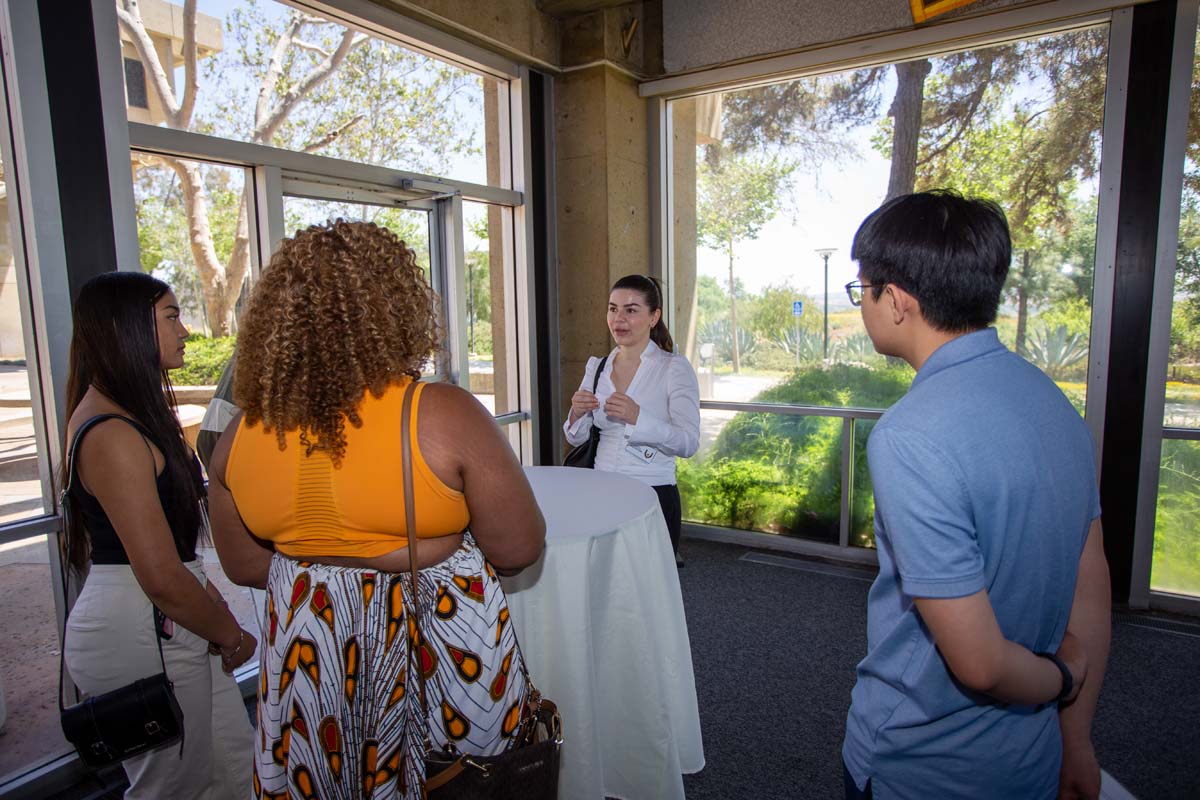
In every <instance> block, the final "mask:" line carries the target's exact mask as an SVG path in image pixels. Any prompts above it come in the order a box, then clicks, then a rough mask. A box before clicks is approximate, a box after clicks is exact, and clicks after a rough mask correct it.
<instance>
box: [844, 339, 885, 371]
mask: <svg viewBox="0 0 1200 800" xmlns="http://www.w3.org/2000/svg"><path fill="white" fill-rule="evenodd" d="M839 345H840V346H839V349H838V361H842V362H845V363H850V364H871V363H873V362H876V361H878V360H879V353H878V352H876V351H875V345H874V344H872V343H871V337H870V336H867V334H865V333H856V334H854V335H852V336H847V337H846V338H845V339H842V340H841V342H840V343H839Z"/></svg>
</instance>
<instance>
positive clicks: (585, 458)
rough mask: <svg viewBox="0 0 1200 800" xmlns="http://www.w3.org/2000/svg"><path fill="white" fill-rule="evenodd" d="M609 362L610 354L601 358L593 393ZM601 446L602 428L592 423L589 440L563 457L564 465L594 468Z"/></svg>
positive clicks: (593, 382) (593, 381)
mask: <svg viewBox="0 0 1200 800" xmlns="http://www.w3.org/2000/svg"><path fill="white" fill-rule="evenodd" d="M607 363H608V356H605V357H604V358H602V359H600V364H599V365H598V366H597V367H596V374H595V375H594V376H593V377H592V394H595V393H596V387H597V386H599V385H600V373H601V372H604V365H605V364H607ZM599 446H600V429H599V428H597V427H596V426H595V425H592V429H591V431H590V432H589V434H588V440H587V441H586V442H584V443H583V444H580V445H576V446H575V447H573V448H572V449H571V452H569V453H567V457H566V458H564V459H563V466H564V467H582V468H583V469H593V468H594V467H595V466H596V448H597V447H599Z"/></svg>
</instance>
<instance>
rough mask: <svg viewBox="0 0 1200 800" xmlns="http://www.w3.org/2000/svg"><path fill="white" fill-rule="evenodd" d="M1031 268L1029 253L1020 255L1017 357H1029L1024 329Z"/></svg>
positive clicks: (1027, 317) (1026, 322)
mask: <svg viewBox="0 0 1200 800" xmlns="http://www.w3.org/2000/svg"><path fill="white" fill-rule="evenodd" d="M1032 272H1033V266H1032V262H1031V260H1030V258H1029V251H1028V250H1025V251H1023V252H1022V253H1021V280H1020V281H1019V282H1018V283H1017V343H1016V345H1017V355H1020V356H1027V355H1029V353H1028V349H1027V348H1026V347H1025V328H1026V326H1027V325H1028V322H1029V280H1030V278H1031V277H1032Z"/></svg>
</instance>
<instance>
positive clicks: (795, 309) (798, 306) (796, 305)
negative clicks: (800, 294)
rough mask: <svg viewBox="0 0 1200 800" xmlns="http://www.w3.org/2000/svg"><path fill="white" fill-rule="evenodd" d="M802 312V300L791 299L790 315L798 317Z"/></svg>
mask: <svg viewBox="0 0 1200 800" xmlns="http://www.w3.org/2000/svg"><path fill="white" fill-rule="evenodd" d="M803 313H804V301H803V300H793V301H792V316H793V317H798V316H800V315H801V314H803Z"/></svg>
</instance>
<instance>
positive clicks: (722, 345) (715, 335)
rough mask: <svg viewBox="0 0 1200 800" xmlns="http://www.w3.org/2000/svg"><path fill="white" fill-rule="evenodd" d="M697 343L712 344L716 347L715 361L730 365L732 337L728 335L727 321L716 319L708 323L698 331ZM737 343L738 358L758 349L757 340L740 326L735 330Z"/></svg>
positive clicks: (742, 357) (728, 326) (731, 359)
mask: <svg viewBox="0 0 1200 800" xmlns="http://www.w3.org/2000/svg"><path fill="white" fill-rule="evenodd" d="M697 341H699V342H702V343H703V342H712V343H713V344H714V345H716V360H717V361H718V362H724V363H727V364H728V363H732V361H733V335H732V334H731V333H730V325H729V320H727V319H718V320H714V321H713V322H709V323H708V324H706V325H705V326H704V327H703V328H701V329H700V334H699V336H698V337H697ZM737 341H738V358H739V359H744V358H746V357H747V356H749V355H750V354H751V353H753V352H754V350H755V348H757V347H758V339H756V338H755V337H754V334H753V333H751V332H750V331H748V330H746V329H745V328H744V327H742V326H741V325H739V326H738V329H737Z"/></svg>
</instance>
